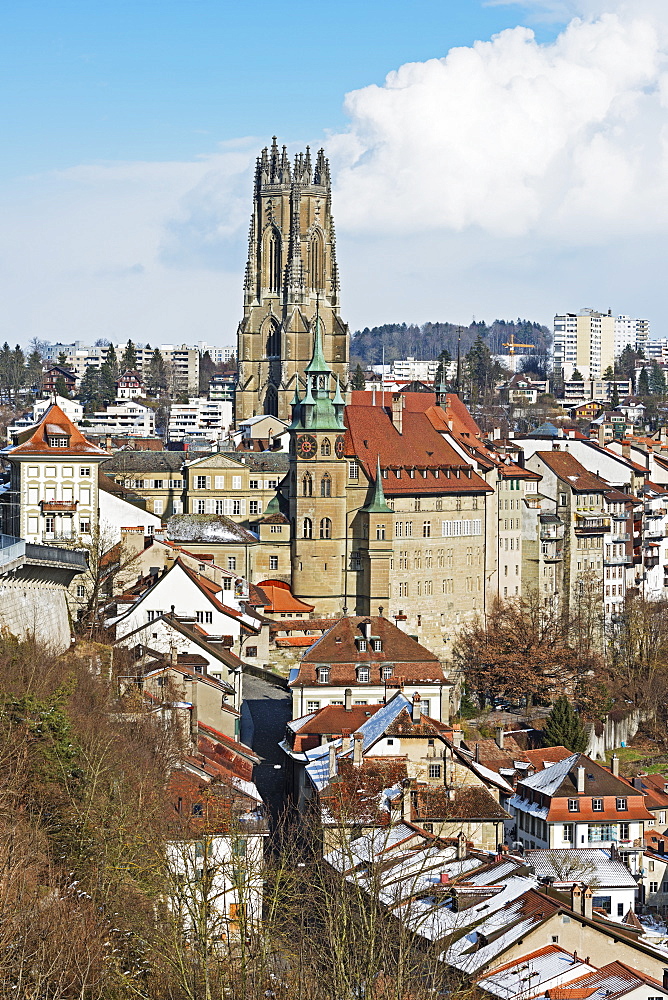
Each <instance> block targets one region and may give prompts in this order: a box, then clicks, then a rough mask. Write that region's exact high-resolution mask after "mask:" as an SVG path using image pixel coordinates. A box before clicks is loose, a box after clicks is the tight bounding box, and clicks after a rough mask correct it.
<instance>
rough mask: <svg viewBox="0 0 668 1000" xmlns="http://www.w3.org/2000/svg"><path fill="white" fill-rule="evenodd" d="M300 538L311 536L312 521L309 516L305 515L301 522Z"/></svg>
mask: <svg viewBox="0 0 668 1000" xmlns="http://www.w3.org/2000/svg"><path fill="white" fill-rule="evenodd" d="M302 538H313V521H312V520H311V518H310V517H305V518H304V521H303V522H302Z"/></svg>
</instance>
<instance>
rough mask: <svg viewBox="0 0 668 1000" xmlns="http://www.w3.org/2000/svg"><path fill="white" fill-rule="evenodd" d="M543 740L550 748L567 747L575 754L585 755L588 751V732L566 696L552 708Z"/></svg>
mask: <svg viewBox="0 0 668 1000" xmlns="http://www.w3.org/2000/svg"><path fill="white" fill-rule="evenodd" d="M543 739H544V740H545V745H546V746H548V747H567V749H568V750H572V751H573V753H584V752H585V750H586V749H587V743H588V742H589V739H588V736H587V732H586V730H585V728H584V726H583V725H582V723H581V722H580V717H579V715H578V714H577V712H576V711H575V709H574V708H573V706H572V705H571V704H570V702H569V701H568V699H567V698H565V697H564V695H560V696H559V697H558V698H557V700H556V701H555V703H554V705H553V706H552V711H551V712H550V714H549V715H548V717H547V720H546V723H545V728H544V729H543Z"/></svg>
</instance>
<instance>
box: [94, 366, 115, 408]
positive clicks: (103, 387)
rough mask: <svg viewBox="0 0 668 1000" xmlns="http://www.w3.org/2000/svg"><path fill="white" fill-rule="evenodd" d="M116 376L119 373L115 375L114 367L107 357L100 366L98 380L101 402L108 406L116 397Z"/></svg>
mask: <svg viewBox="0 0 668 1000" xmlns="http://www.w3.org/2000/svg"><path fill="white" fill-rule="evenodd" d="M116 378H117V375H114V372H113V368H112V366H111V365H110V364H109V360H108V359H107V361H105V363H104V364H103V365H101V367H100V376H99V380H98V386H99V397H100V402H101V403H102V404H103V405H104V406H108V405H109V403H112V402H113V401H114V400H115V399H116Z"/></svg>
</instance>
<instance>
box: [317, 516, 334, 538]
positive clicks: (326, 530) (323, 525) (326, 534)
mask: <svg viewBox="0 0 668 1000" xmlns="http://www.w3.org/2000/svg"><path fill="white" fill-rule="evenodd" d="M320 537H321V538H331V537H332V522H331V521H330V519H329V518H328V517H323V519H322V521H321V522H320Z"/></svg>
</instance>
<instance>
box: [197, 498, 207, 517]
mask: <svg viewBox="0 0 668 1000" xmlns="http://www.w3.org/2000/svg"><path fill="white" fill-rule="evenodd" d="M195 513H196V514H206V500H195Z"/></svg>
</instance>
